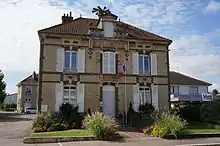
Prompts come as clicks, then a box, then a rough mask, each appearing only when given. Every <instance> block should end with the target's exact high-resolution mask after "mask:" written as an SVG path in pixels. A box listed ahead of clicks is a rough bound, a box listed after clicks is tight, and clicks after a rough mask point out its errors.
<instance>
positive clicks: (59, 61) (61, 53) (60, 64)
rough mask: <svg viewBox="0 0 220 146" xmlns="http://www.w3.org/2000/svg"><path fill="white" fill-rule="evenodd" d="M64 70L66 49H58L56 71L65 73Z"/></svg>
mask: <svg viewBox="0 0 220 146" xmlns="http://www.w3.org/2000/svg"><path fill="white" fill-rule="evenodd" d="M63 68H64V48H58V49H57V59H56V71H57V72H63Z"/></svg>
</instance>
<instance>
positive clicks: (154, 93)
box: [151, 85, 158, 109]
mask: <svg viewBox="0 0 220 146" xmlns="http://www.w3.org/2000/svg"><path fill="white" fill-rule="evenodd" d="M151 92H152V105H153V106H154V107H155V109H158V85H151Z"/></svg>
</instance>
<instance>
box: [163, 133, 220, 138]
mask: <svg viewBox="0 0 220 146" xmlns="http://www.w3.org/2000/svg"><path fill="white" fill-rule="evenodd" d="M214 137H220V133H209V134H208V133H204V134H202V133H200V134H180V135H177V139H195V138H214ZM164 139H176V138H175V137H174V135H168V136H166V137H164Z"/></svg>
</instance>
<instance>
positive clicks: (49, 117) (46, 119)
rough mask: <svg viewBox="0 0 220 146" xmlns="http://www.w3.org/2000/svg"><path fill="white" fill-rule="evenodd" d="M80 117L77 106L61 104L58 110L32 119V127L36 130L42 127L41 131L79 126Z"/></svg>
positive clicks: (80, 122)
mask: <svg viewBox="0 0 220 146" xmlns="http://www.w3.org/2000/svg"><path fill="white" fill-rule="evenodd" d="M82 119H83V117H82V116H80V114H79V113H78V107H73V106H72V105H70V104H62V105H61V107H60V112H57V113H53V114H40V115H38V116H37V117H36V119H34V121H33V129H36V131H41V129H43V130H42V131H54V130H55V131H57V130H65V129H73V128H80V127H81V124H82ZM38 129H40V130H38ZM45 129H46V130H45ZM34 131H35V130H34Z"/></svg>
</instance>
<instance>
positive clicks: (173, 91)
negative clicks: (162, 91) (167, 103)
mask: <svg viewBox="0 0 220 146" xmlns="http://www.w3.org/2000/svg"><path fill="white" fill-rule="evenodd" d="M175 89H177V93H176V92H175V91H176V90H175ZM179 93H180V89H179V86H171V94H177V95H178V94H179Z"/></svg>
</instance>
